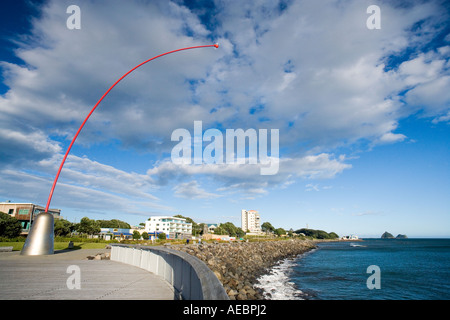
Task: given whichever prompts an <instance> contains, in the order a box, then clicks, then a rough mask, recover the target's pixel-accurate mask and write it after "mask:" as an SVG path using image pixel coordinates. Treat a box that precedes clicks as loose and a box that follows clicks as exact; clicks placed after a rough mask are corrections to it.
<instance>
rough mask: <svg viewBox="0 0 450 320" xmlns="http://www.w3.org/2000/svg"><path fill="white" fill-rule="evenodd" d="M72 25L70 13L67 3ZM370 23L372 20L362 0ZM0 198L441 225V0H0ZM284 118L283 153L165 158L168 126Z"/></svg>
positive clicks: (444, 101)
mask: <svg viewBox="0 0 450 320" xmlns="http://www.w3.org/2000/svg"><path fill="white" fill-rule="evenodd" d="M73 4H75V5H78V6H79V7H80V10H81V18H80V25H81V29H73V30H71V29H69V28H67V25H66V21H67V19H68V18H69V17H70V14H68V13H66V10H67V7H68V6H69V5H73ZM374 4H375V5H377V6H378V7H379V8H380V13H381V15H380V26H381V29H368V28H367V26H366V21H367V19H368V18H369V17H370V14H368V13H367V12H366V10H367V8H368V7H369V6H370V5H374ZM3 8H4V10H2V13H1V19H0V26H1V28H0V30H1V31H0V32H1V36H0V41H1V46H0V76H1V78H0V79H1V83H0V94H1V95H0V111H1V112H0V124H1V126H0V199H2V200H11V201H15V202H34V203H37V204H41V205H45V203H46V201H47V197H48V193H49V191H50V187H51V184H52V182H53V179H54V176H55V174H56V171H57V168H58V166H59V163H60V161H61V159H62V156H63V154H64V152H65V150H66V149H67V147H68V145H69V143H70V141H71V139H72V137H73V135H74V134H75V132H76V130H77V129H78V127H79V125H80V124H81V122H82V121H83V119H84V118H85V117H86V115H87V114H88V112H89V111H90V110H91V108H92V107H93V106H94V104H95V103H96V102H97V100H98V99H99V98H100V97H101V96H102V94H103V93H104V92H105V91H106V90H107V89H108V88H109V86H111V85H112V84H113V83H114V82H115V81H116V80H117V79H118V78H119V77H120V76H122V75H123V74H124V73H125V72H127V71H128V70H129V69H131V68H132V67H134V66H135V65H137V64H139V63H140V62H142V61H145V60H147V59H149V58H151V57H153V56H156V55H158V54H161V53H163V52H166V51H170V50H174V49H178V48H183V47H188V46H197V45H208V44H213V43H216V42H217V43H219V44H220V47H219V48H218V49H215V48H205V49H196V50H190V51H185V52H180V53H175V54H172V55H169V56H165V57H162V58H160V59H157V60H154V61H152V62H150V63H148V64H147V65H145V66H143V67H141V68H139V69H138V70H136V71H135V72H133V73H132V74H130V75H129V76H128V77H127V78H125V79H124V80H123V81H122V82H121V83H120V84H119V85H118V86H116V87H115V88H114V89H113V90H112V91H111V92H110V94H109V95H108V96H107V97H106V98H105V99H104V100H103V101H102V103H101V104H100V106H99V107H98V109H97V110H96V111H95V113H94V114H93V116H92V117H91V118H90V119H89V121H88V123H87V124H86V126H85V127H84V128H83V131H82V132H81V134H80V136H79V137H78V140H77V141H76V143H75V145H74V147H73V148H72V150H71V153H70V155H69V158H68V160H67V162H66V164H65V166H64V168H63V171H62V173H61V176H60V179H59V182H58V184H57V186H56V190H55V193H54V195H53V199H52V203H51V207H55V208H60V209H62V215H63V217H64V218H66V219H68V220H70V221H79V220H80V219H81V218H82V217H84V216H88V217H90V218H91V219H121V220H124V221H127V222H129V223H130V224H139V223H140V222H144V221H145V220H146V219H147V218H148V217H149V216H151V215H174V214H182V215H185V216H189V217H192V218H193V219H194V220H195V221H197V222H206V223H217V222H227V221H231V222H233V223H234V224H236V225H238V226H240V211H241V209H253V210H258V211H259V212H260V214H261V218H262V221H263V222H264V221H269V222H271V223H272V225H274V226H275V227H283V228H286V229H289V228H293V229H294V230H296V229H299V228H302V227H305V226H306V225H308V227H310V228H315V229H323V230H326V231H334V232H336V233H338V234H339V235H346V234H357V235H359V236H363V237H379V236H380V235H381V234H382V233H383V232H384V231H389V232H391V233H393V234H394V235H396V234H399V233H402V234H407V235H408V236H410V237H450V212H449V210H450V201H449V197H448V195H449V194H450V184H449V181H450V168H449V166H450V164H449V158H450V152H449V150H450V148H449V142H448V141H449V139H448V138H449V136H450V135H449V134H450V126H449V124H450V90H449V88H450V68H449V67H450V63H449V57H450V26H449V21H450V19H449V12H450V7H449V6H448V4H447V3H446V2H445V1H407V2H406V1H346V2H342V1H331V0H330V1H279V2H276V1H252V2H244V3H243V2H238V1H236V2H229V1H226V2H225V1H186V2H184V1H181V0H180V1H175V0H174V1H119V0H115V1H108V2H103V1H96V2H93V1H74V0H72V1H22V2H21V1H6V2H5V3H3ZM194 121H202V123H203V130H206V129H209V128H212V129H219V130H221V132H223V133H224V134H225V130H226V129H238V128H242V129H244V130H247V129H255V130H259V129H278V130H279V133H280V137H279V146H280V167H279V171H278V173H277V174H275V175H260V174H259V172H260V171H259V168H260V164H246V165H227V164H224V165H219V164H210V165H194V164H191V165H177V164H175V163H173V162H172V161H171V158H170V154H171V150H172V148H173V147H174V146H175V145H176V142H174V141H171V134H172V132H173V131H174V130H175V129H177V128H184V129H187V130H188V131H190V132H191V134H193V127H194Z"/></svg>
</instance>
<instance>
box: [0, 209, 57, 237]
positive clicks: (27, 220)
mask: <svg viewBox="0 0 450 320" xmlns="http://www.w3.org/2000/svg"><path fill="white" fill-rule="evenodd" d="M44 211H45V208H44V207H41V206H39V205H37V204H33V203H14V202H11V201H6V202H0V212H4V213H7V214H9V215H10V216H11V217H14V218H16V219H17V220H19V222H20V224H21V225H22V234H27V233H28V231H29V230H30V226H31V223H32V221H33V220H34V218H35V216H36V215H37V214H39V213H41V212H44ZM48 212H49V213H51V214H53V217H54V218H55V219H59V218H60V215H61V210H60V209H49V210H48Z"/></svg>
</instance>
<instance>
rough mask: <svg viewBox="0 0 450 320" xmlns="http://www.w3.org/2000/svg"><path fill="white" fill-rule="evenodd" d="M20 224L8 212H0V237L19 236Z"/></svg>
mask: <svg viewBox="0 0 450 320" xmlns="http://www.w3.org/2000/svg"><path fill="white" fill-rule="evenodd" d="M21 232H22V226H21V224H20V222H19V220H17V219H16V218H13V217H11V216H10V215H9V214H7V213H4V212H0V237H5V238H15V237H18V236H20V233H21Z"/></svg>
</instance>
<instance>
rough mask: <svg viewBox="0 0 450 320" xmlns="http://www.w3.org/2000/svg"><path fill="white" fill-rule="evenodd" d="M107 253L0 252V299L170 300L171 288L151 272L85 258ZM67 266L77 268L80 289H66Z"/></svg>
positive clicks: (71, 274) (71, 276) (70, 275)
mask: <svg viewBox="0 0 450 320" xmlns="http://www.w3.org/2000/svg"><path fill="white" fill-rule="evenodd" d="M109 251H110V250H109V249H81V250H67V251H65V250H61V251H56V252H55V254H53V255H46V256H21V255H20V252H19V251H14V252H0V300H10V299H13V300H20V299H26V300H41V299H44V300H117V299H120V300H173V299H174V292H173V289H172V287H171V286H170V285H169V284H168V283H167V282H165V281H164V280H163V279H162V278H160V277H158V276H157V275H155V274H153V273H150V272H148V271H146V270H143V269H140V268H138V267H134V266H130V265H127V264H123V263H120V262H116V261H111V260H87V259H86V257H87V256H89V255H96V254H97V253H103V252H109ZM70 266H76V267H75V268H76V269H78V268H79V269H78V270H79V275H80V278H79V279H80V282H79V283H80V289H76V288H75V289H70V288H69V286H71V287H73V284H75V282H74V281H73V279H74V277H75V274H76V273H74V271H72V270H71V268H73V267H71V268H69V267H70ZM77 267H78V268H77ZM68 283H69V286H68Z"/></svg>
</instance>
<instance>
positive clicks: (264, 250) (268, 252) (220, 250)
mask: <svg viewBox="0 0 450 320" xmlns="http://www.w3.org/2000/svg"><path fill="white" fill-rule="evenodd" d="M315 247H316V246H315V244H314V242H312V241H308V240H283V241H260V242H231V243H203V244H199V245H196V244H191V245H181V246H171V248H172V249H176V250H180V251H184V252H186V253H189V254H191V255H193V256H195V257H197V258H199V259H200V260H202V261H203V262H205V263H206V265H207V266H208V267H209V268H210V269H211V270H212V271H213V272H214V274H215V275H216V276H217V278H218V279H219V280H220V282H221V283H222V285H223V286H224V288H225V291H226V292H227V294H228V296H229V297H230V299H231V300H261V299H263V295H262V292H261V291H260V289H257V288H255V287H254V284H255V283H256V279H257V278H258V277H259V276H260V275H262V274H264V273H265V272H267V271H268V269H269V268H271V267H272V266H274V265H275V264H276V263H277V262H278V261H280V260H282V259H285V258H291V257H292V258H293V257H295V256H297V255H299V254H302V253H304V252H307V251H309V250H311V249H313V248H315Z"/></svg>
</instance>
